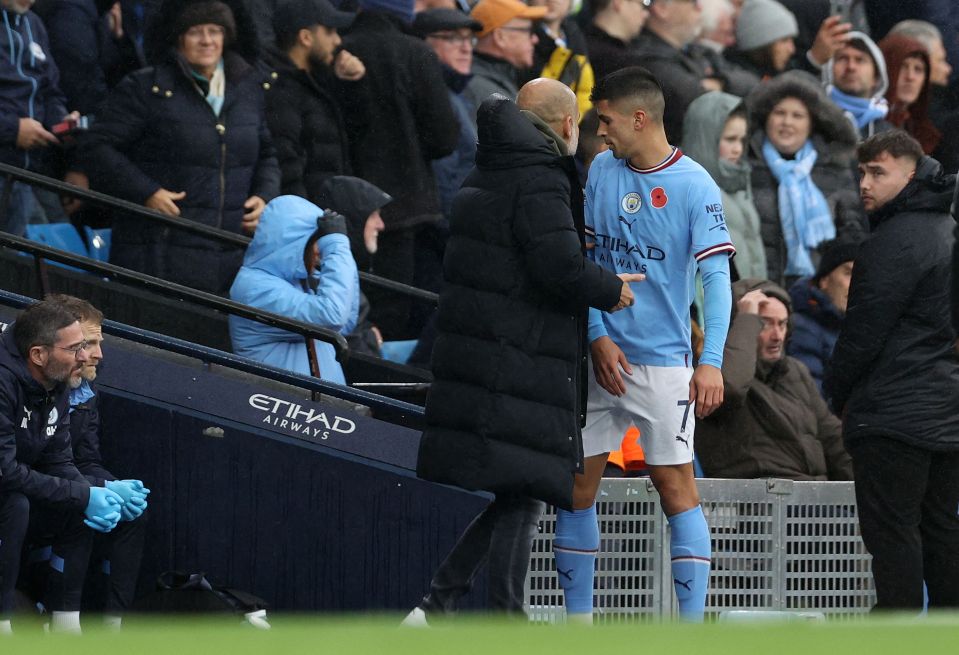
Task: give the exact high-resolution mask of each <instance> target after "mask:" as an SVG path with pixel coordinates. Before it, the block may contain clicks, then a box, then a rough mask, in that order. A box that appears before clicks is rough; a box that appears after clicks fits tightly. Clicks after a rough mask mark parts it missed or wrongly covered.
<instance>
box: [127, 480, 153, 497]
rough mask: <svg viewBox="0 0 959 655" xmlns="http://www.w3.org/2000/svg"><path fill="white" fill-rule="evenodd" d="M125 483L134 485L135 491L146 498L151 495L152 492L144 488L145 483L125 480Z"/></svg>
mask: <svg viewBox="0 0 959 655" xmlns="http://www.w3.org/2000/svg"><path fill="white" fill-rule="evenodd" d="M124 482H129V483H130V484H131V485H133V489H134V490H135V491H136V492H137V493H140V494H142V495H144V496H149V495H150V490H149V489H147V488H146V487H144V486H143V483H142V482H140V481H139V480H124Z"/></svg>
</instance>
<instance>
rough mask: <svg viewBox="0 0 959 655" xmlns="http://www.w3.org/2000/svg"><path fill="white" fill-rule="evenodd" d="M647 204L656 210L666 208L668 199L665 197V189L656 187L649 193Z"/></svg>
mask: <svg viewBox="0 0 959 655" xmlns="http://www.w3.org/2000/svg"><path fill="white" fill-rule="evenodd" d="M649 202H650V203H651V204H652V205H653V207H655V208H656V209H662V208H663V207H665V206H666V203H667V202H669V197H668V196H667V195H666V189H664V188H663V187H661V186H658V187H656V188H655V189H653V190H652V191H650V192H649Z"/></svg>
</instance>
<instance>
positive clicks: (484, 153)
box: [476, 93, 562, 169]
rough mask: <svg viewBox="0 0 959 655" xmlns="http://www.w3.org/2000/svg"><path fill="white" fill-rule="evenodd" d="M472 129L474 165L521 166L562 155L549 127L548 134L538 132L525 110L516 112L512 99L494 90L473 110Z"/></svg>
mask: <svg viewBox="0 0 959 655" xmlns="http://www.w3.org/2000/svg"><path fill="white" fill-rule="evenodd" d="M540 122H542V121H540ZM543 127H546V125H545V124H543ZM546 129H547V130H549V128H548V127H546ZM476 131H477V135H478V137H479V143H478V145H477V148H476V166H477V167H478V168H487V169H497V168H523V167H526V166H531V165H535V164H540V165H542V164H550V163H552V162H553V161H554V160H555V159H556V158H557V157H561V156H562V155H561V154H560V153H559V152H557V148H556V141H557V140H559V137H558V136H557V135H556V134H555V133H554V132H553V131H552V130H549V132H550V134H549V135H547V134H546V132H544V131H541V128H537V126H536V125H534V124H533V121H532V120H531V119H530V114H529V113H528V112H522V111H520V109H519V107H517V106H516V103H515V102H513V101H512V100H510V99H509V98H507V97H506V96H503V95H500V94H498V93H494V94H493V95H491V96H490V97H489V98H487V99H486V100H484V101H483V104H481V105H480V108H479V110H478V111H477V112H476Z"/></svg>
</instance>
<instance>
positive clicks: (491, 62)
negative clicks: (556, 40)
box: [466, 0, 546, 120]
mask: <svg viewBox="0 0 959 655" xmlns="http://www.w3.org/2000/svg"><path fill="white" fill-rule="evenodd" d="M545 15H546V7H530V6H528V5H526V4H524V3H523V2H520V0H480V1H479V2H478V3H476V5H475V6H474V7H473V10H472V11H471V12H470V16H472V17H473V18H474V19H475V20H477V21H479V23H480V24H481V25H482V26H483V28H482V29H481V30H480V31H479V34H478V35H477V36H478V37H479V38H478V40H477V42H476V49H475V51H474V53H473V68H472V74H473V79H471V80H470V82H469V84H468V85H467V86H466V97H467V99H468V100H469V101H470V103H471V104H472V105H473V109H474V110H473V116H474V120H475V116H476V113H475V112H476V109H477V108H478V107H479V106H480V105H481V104H483V101H484V100H486V99H487V98H488V97H490V96H491V95H492V94H494V93H499V94H502V95H504V96H506V97H507V98H509V99H510V100H515V99H516V94H517V93H519V74H520V71H524V70H526V69H528V68H530V67H531V66H532V65H533V46H535V45H536V43H537V40H538V39H537V37H536V34H535V33H534V32H533V21H536V20H539V19H541V18H543V16H545Z"/></svg>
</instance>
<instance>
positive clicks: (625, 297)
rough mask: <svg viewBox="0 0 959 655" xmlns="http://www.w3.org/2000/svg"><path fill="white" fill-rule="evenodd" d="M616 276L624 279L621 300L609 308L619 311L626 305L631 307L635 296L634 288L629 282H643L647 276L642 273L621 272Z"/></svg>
mask: <svg viewBox="0 0 959 655" xmlns="http://www.w3.org/2000/svg"><path fill="white" fill-rule="evenodd" d="M616 277H618V278H619V279H620V280H622V281H623V288H622V289H621V290H620V292H619V302H618V303H616V305H615V306H614V307H613V308H612V309H610V310H609V311H610V312H618V311H619V310H621V309H625V308H626V307H631V306H632V304H633V302H634V301H635V297H634V296H633V290H632V289H630V288H629V283H630V282H642V281H643V280H645V279H646V276H645V275H643V274H642V273H619V274H617V275H616Z"/></svg>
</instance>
